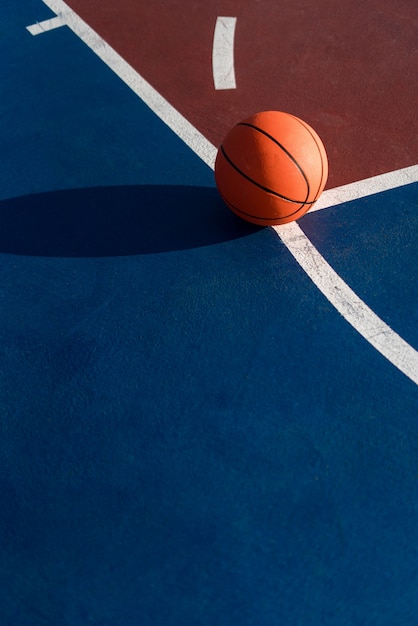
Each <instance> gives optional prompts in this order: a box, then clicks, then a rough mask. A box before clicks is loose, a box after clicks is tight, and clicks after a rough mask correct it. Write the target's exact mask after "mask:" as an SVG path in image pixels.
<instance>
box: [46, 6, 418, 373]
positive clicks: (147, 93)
mask: <svg viewBox="0 0 418 626" xmlns="http://www.w3.org/2000/svg"><path fill="white" fill-rule="evenodd" d="M43 2H44V4H46V5H47V6H48V7H49V8H50V9H51V10H52V11H54V13H56V14H57V15H59V16H60V17H61V18H62V19H63V21H64V23H65V24H66V25H67V26H68V27H69V28H70V29H71V30H72V31H73V32H74V33H75V34H76V35H77V36H78V37H79V38H80V39H81V40H82V41H83V42H84V43H85V44H86V45H87V46H88V47H89V48H90V49H91V50H92V51H93V52H94V53H95V54H96V55H97V56H98V57H99V58H100V59H101V60H102V61H103V62H104V63H105V64H106V65H107V66H108V67H109V68H110V69H111V70H112V71H113V72H114V73H115V74H116V75H117V76H118V77H119V78H120V79H121V80H122V81H123V82H124V83H125V84H126V85H127V86H128V87H129V88H130V89H132V91H133V92H134V93H135V94H136V95H137V96H138V97H139V98H140V99H141V100H142V101H143V102H144V103H145V104H146V105H147V106H148V107H149V108H150V109H151V111H153V113H154V114H155V115H157V116H158V117H159V118H160V120H161V121H162V122H164V123H165V124H166V125H167V126H168V127H169V128H171V130H172V131H173V132H174V133H175V134H176V135H177V136H178V137H179V138H180V139H182V140H183V141H184V143H185V144H186V145H187V146H189V148H190V149H191V150H193V152H194V153H195V154H196V155H197V156H198V157H200V158H201V159H202V160H203V161H204V163H206V164H207V165H208V166H209V167H211V168H212V169H213V168H214V164H215V158H216V153H217V149H216V147H215V146H214V145H213V144H212V143H210V141H209V140H208V139H206V137H205V136H204V135H202V133H200V132H199V131H198V130H197V129H196V128H195V127H194V126H193V125H192V124H191V123H190V122H189V121H188V120H187V119H186V118H185V117H184V116H183V115H181V113H179V112H178V111H177V109H175V108H174V107H173V106H172V105H171V104H170V103H169V102H168V101H167V100H166V99H165V98H163V97H162V96H161V95H160V94H159V93H158V92H157V91H156V90H155V89H154V88H153V87H152V86H151V85H150V84H149V83H148V82H147V81H146V80H145V79H144V78H142V76H141V75H140V74H138V72H137V71H136V70H134V69H133V67H131V66H130V65H129V64H128V63H127V62H126V61H125V60H124V59H123V58H122V57H121V56H120V55H119V54H118V53H117V52H116V51H115V50H113V48H111V47H110V46H109V44H107V43H106V42H105V41H104V40H103V39H102V38H101V37H100V36H99V35H98V34H97V33H95V32H94V30H93V29H92V28H91V27H90V26H89V25H88V24H86V22H84V21H83V20H82V19H81V18H80V17H79V16H78V15H77V14H76V13H75V12H74V11H73V10H72V9H71V8H70V7H69V6H68V5H66V4H65V2H63V0H43ZM407 169H408V170H409V169H410V168H407ZM399 171H400V172H402V171H403V170H399ZM409 174H412V179H413V180H410V178H409ZM409 174H408V175H407V176H406V179H408V182H414V181H415V178H414V177H415V176H416V170H415V167H413V168H412V170H411V172H409ZM384 176H386V175H384ZM377 178H379V177H377ZM401 179H402V180H403V179H404V178H403V177H402V176H401ZM374 180H376V179H375V178H370V179H366V181H359V182H358V183H353V184H352V185H345V186H344V187H343V188H339V189H340V190H341V189H345V191H344V192H343V193H342V196H338V191H337V194H336V195H335V197H334V198H333V200H332V203H333V204H336V203H339V202H347V201H348V200H352V199H355V198H356V199H357V198H360V197H364V196H367V195H371V194H373V193H376V191H375V188H374V186H373V181H374ZM381 180H382V179H381ZM384 180H386V183H388V181H392V182H391V183H390V184H391V185H392V186H391V187H386V188H387V189H389V188H393V187H397V186H398V185H399V183H397V184H396V181H397V180H398V178H397V174H396V172H394V173H391V174H390V176H389V177H388V178H385V179H384ZM401 184H407V182H404V183H401ZM347 189H348V192H347ZM337 190H338V188H337ZM333 191H334V190H330V191H329V192H328V194H327V196H325V198H327V197H329V198H331V196H332V192H333ZM324 195H325V192H324ZM354 196H355V198H354ZM341 197H343V199H342V200H341V199H339V198H341ZM318 202H319V201H318ZM328 206H331V204H328ZM323 208H325V206H324V207H323ZM311 210H312V209H311ZM274 230H275V231H276V233H277V234H278V235H279V237H280V239H281V241H282V242H283V243H284V245H285V246H286V247H287V248H288V249H289V251H290V253H291V254H292V255H293V256H294V258H295V259H296V261H297V262H298V263H299V265H300V266H301V267H302V269H303V270H304V271H305V272H306V273H307V274H308V276H309V277H310V278H311V280H312V281H313V283H314V284H315V285H316V286H317V287H318V289H319V290H320V291H321V292H322V294H323V295H324V296H325V298H327V299H328V300H329V301H330V302H331V304H332V305H333V306H334V307H335V308H336V309H337V311H339V313H340V314H341V315H342V316H343V318H344V319H345V320H346V321H347V322H348V323H349V324H351V326H352V327H353V328H354V329H355V330H356V331H357V332H358V333H360V335H361V336H362V337H364V339H366V340H367V341H368V342H369V343H370V344H371V345H372V346H373V347H374V348H375V349H376V350H377V351H378V352H380V354H382V355H383V356H384V357H385V358H386V359H387V360H388V361H389V362H390V363H392V365H394V366H395V367H396V368H397V369H398V370H399V371H401V372H402V373H403V374H405V376H407V377H408V378H410V379H411V380H412V381H413V382H414V383H415V384H417V385H418V352H417V351H416V350H415V349H414V348H413V347H412V346H410V345H409V344H408V343H406V341H404V340H403V339H402V337H400V336H399V335H398V334H397V333H396V332H395V331H393V330H392V329H391V328H390V327H389V326H387V324H385V323H384V322H383V321H382V320H381V319H380V318H379V317H378V316H377V315H376V314H375V313H374V312H373V311H372V310H371V309H370V308H369V307H368V306H367V305H366V304H365V303H364V302H363V301H362V300H361V299H360V298H359V297H358V296H357V294H356V293H355V292H354V291H353V290H352V289H351V288H350V287H349V286H348V285H347V284H346V283H345V282H344V281H343V280H342V278H341V277H340V276H339V275H338V274H337V273H336V272H335V271H334V270H333V269H332V267H331V266H330V265H329V264H328V263H327V262H326V260H325V259H324V258H323V257H322V255H321V254H320V253H319V251H318V250H317V249H316V248H315V246H314V245H313V244H312V242H311V241H310V240H309V239H308V237H307V236H306V235H305V234H304V232H303V231H302V230H301V228H300V227H299V225H298V224H297V223H296V222H291V223H290V224H284V225H283V226H277V227H274Z"/></svg>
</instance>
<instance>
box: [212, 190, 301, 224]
mask: <svg viewBox="0 0 418 626" xmlns="http://www.w3.org/2000/svg"><path fill="white" fill-rule="evenodd" d="M219 193H220V195H221V198H222V199H223V201H224V202H225V203H226V204H227V205H228V206H229V207H230V208H232V209H233V210H234V211H236V212H237V213H240V214H241V215H246V216H247V217H253V218H254V219H257V220H264V221H269V222H271V221H272V220H275V219H276V218H275V217H262V216H261V215H254V214H253V213H247V212H246V211H243V210H242V209H239V208H238V207H237V206H235V204H232V202H230V201H229V200H227V199H226V198H225V196H223V195H222V194H221V192H219ZM307 204H308V203H307V202H305V203H304V204H302V206H300V207H298V208H297V209H296V211H293V213H287V214H286V215H282V216H281V217H279V218H278V219H280V220H285V219H287V218H288V217H292V216H293V215H296V213H299V211H301V210H302V209H303V207H304V206H306V205H307ZM306 212H307V211H305V212H304V213H303V215H305V213H306ZM301 217H302V216H301ZM270 225H271V224H270Z"/></svg>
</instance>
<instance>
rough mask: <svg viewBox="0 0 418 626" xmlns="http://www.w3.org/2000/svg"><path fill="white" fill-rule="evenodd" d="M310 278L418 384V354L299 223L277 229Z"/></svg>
mask: <svg viewBox="0 0 418 626" xmlns="http://www.w3.org/2000/svg"><path fill="white" fill-rule="evenodd" d="M273 229H274V230H275V231H276V233H277V234H278V235H279V237H280V239H281V240H282V242H283V243H284V244H285V246H287V248H288V249H289V250H290V252H291V253H292V255H293V256H294V258H295V259H296V261H297V262H298V263H299V265H301V266H302V267H303V269H304V270H305V272H306V273H307V274H308V276H309V278H310V279H311V280H312V281H313V282H314V283H315V285H316V286H317V287H318V289H320V291H322V293H323V294H324V296H325V297H326V298H327V299H328V300H329V301H330V302H331V304H332V305H333V306H334V307H335V308H336V309H337V311H338V312H339V313H341V315H342V316H343V318H344V319H345V320H346V321H347V322H349V324H351V326H353V328H355V330H356V331H357V332H358V333H360V335H362V336H363V337H364V339H366V340H367V341H368V342H369V343H370V344H371V345H372V346H373V347H374V348H376V350H378V352H380V354H382V355H383V356H384V357H386V358H387V359H388V361H390V362H391V363H393V365H395V366H396V367H397V368H398V369H399V370H400V371H401V372H403V373H404V374H405V375H406V376H408V377H409V378H410V379H411V380H412V381H414V382H415V383H416V384H417V385H418V352H417V351H416V350H414V348H412V347H411V346H410V345H409V344H408V343H407V342H406V341H404V340H403V339H402V337H400V336H399V335H397V334H396V333H395V332H394V331H393V330H392V329H391V328H390V327H389V326H388V325H387V324H385V322H384V321H383V320H381V319H380V317H378V316H377V315H376V313H374V312H373V311H372V310H371V309H370V308H369V307H368V306H367V304H365V303H364V302H363V301H362V300H361V299H360V298H359V297H358V295H357V294H356V293H354V291H353V290H352V289H351V288H350V287H349V286H348V285H347V284H346V283H345V282H344V281H343V280H342V278H341V277H340V276H339V275H338V274H337V273H336V272H335V270H333V269H332V267H331V266H330V265H329V264H328V263H327V261H326V260H325V259H324V258H323V256H321V254H320V253H319V252H318V250H317V249H316V248H315V246H314V245H313V243H312V242H311V241H310V239H308V237H307V236H306V235H305V233H304V232H303V231H302V229H301V228H300V226H299V225H298V224H297V223H296V222H291V223H289V224H283V225H282V226H273Z"/></svg>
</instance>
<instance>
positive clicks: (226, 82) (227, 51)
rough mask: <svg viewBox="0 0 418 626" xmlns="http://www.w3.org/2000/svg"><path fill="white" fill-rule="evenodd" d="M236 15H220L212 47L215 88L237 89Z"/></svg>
mask: <svg viewBox="0 0 418 626" xmlns="http://www.w3.org/2000/svg"><path fill="white" fill-rule="evenodd" d="M236 23H237V18H236V17H218V18H217V20H216V24H215V32H214V35H213V48H212V73H213V84H214V85H215V89H235V88H236V86H237V84H236V81H235V69H234V37H235V25H236Z"/></svg>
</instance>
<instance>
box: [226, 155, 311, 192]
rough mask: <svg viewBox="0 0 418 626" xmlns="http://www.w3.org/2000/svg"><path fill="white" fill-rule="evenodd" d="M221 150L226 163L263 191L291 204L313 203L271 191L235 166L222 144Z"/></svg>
mask: <svg viewBox="0 0 418 626" xmlns="http://www.w3.org/2000/svg"><path fill="white" fill-rule="evenodd" d="M221 152H222V154H223V155H224V157H225V159H226V160H227V161H228V163H229V164H230V165H231V167H233V168H234V170H236V171H237V172H238V173H239V174H241V176H243V177H244V178H246V179H247V180H248V181H249V182H250V183H252V184H253V185H255V186H256V187H258V188H259V189H262V190H263V191H267V193H271V194H272V195H273V196H277V197H278V198H281V199H282V200H286V202H291V203H292V204H313V201H312V202H306V201H304V200H292V199H291V198H287V197H286V196H283V195H282V194H280V193H277V191H273V189H269V188H268V187H264V185H260V183H257V181H255V180H253V179H252V178H250V177H249V176H248V175H247V174H246V173H245V172H243V171H242V170H240V169H239V167H237V166H236V165H235V163H234V162H233V161H231V159H230V158H229V156H228V155H227V154H226V152H225V149H224V147H223V146H221Z"/></svg>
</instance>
